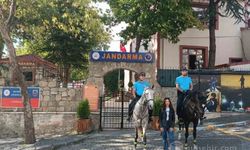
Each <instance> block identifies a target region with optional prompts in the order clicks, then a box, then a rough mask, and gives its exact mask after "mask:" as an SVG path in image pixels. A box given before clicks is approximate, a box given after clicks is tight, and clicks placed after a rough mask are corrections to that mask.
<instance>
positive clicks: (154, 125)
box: [151, 97, 162, 130]
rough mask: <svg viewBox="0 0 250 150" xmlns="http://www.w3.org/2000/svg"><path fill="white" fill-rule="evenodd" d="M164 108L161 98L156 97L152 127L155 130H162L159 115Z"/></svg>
mask: <svg viewBox="0 0 250 150" xmlns="http://www.w3.org/2000/svg"><path fill="white" fill-rule="evenodd" d="M161 108H162V100H161V98H160V97H156V99H155V101H154V108H153V117H152V119H153V121H152V122H151V127H152V129H154V130H159V129H160V121H159V115H160V111H161Z"/></svg>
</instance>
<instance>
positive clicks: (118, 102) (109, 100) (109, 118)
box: [100, 91, 132, 130]
mask: <svg viewBox="0 0 250 150" xmlns="http://www.w3.org/2000/svg"><path fill="white" fill-rule="evenodd" d="M130 99H132V94H130V93H129V92H124V91H120V92H119V93H114V94H112V95H111V94H109V95H107V94H105V95H104V97H101V98H100V129H101V130H102V129H124V128H132V123H131V122H128V121H127V120H126V119H127V116H128V106H129V100H130Z"/></svg>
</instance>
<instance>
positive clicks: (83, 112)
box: [77, 99, 90, 119]
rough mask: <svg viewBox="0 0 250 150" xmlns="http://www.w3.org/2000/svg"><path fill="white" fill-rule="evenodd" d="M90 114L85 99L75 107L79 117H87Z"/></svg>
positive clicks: (87, 102)
mask: <svg viewBox="0 0 250 150" xmlns="http://www.w3.org/2000/svg"><path fill="white" fill-rule="evenodd" d="M89 115H90V109H89V101H88V100H87V99H85V100H83V101H81V102H80V103H79V105H78V107H77V116H78V118H80V119H88V118H89Z"/></svg>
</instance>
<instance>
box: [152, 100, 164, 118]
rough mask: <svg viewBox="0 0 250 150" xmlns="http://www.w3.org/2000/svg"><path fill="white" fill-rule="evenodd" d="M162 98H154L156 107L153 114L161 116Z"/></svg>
mask: <svg viewBox="0 0 250 150" xmlns="http://www.w3.org/2000/svg"><path fill="white" fill-rule="evenodd" d="M162 103H163V101H162V99H161V98H160V97H156V98H155V100H154V108H153V116H159V114H160V111H161V108H162Z"/></svg>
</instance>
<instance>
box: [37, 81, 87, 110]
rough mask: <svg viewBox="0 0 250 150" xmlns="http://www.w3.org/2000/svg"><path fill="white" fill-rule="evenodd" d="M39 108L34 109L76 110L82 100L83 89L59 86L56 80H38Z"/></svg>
mask: <svg viewBox="0 0 250 150" xmlns="http://www.w3.org/2000/svg"><path fill="white" fill-rule="evenodd" d="M39 87H40V88H41V101H40V108H39V109H35V110H34V111H42V112H76V108H77V106H78V104H79V102H80V101H81V100H83V96H82V93H83V89H82V88H80V89H74V88H59V87H58V82H57V81H56V80H50V81H40V82H39Z"/></svg>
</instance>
